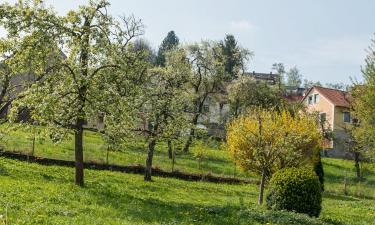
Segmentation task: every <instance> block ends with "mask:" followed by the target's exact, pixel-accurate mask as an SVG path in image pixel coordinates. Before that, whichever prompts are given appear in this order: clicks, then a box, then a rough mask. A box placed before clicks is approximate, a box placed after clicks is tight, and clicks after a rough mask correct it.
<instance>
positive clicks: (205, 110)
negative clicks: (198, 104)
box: [203, 104, 210, 113]
mask: <svg viewBox="0 0 375 225" xmlns="http://www.w3.org/2000/svg"><path fill="white" fill-rule="evenodd" d="M209 111H210V106H209V105H206V104H205V105H203V112H205V113H206V112H209Z"/></svg>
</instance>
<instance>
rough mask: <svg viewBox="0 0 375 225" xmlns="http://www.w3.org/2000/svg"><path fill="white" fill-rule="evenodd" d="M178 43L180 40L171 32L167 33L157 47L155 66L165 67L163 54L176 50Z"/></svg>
mask: <svg viewBox="0 0 375 225" xmlns="http://www.w3.org/2000/svg"><path fill="white" fill-rule="evenodd" d="M179 43H180V40H179V39H178V37H177V35H176V34H175V32H174V31H173V30H171V31H169V32H168V34H167V36H166V37H165V38H164V39H163V41H162V43H161V45H160V47H159V51H158V55H157V57H156V65H158V66H165V54H166V53H167V52H168V51H171V50H172V49H174V48H176V47H177V46H178V45H179Z"/></svg>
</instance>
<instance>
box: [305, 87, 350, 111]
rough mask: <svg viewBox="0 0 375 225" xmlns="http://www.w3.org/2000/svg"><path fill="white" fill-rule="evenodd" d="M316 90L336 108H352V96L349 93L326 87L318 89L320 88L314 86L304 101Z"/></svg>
mask: <svg viewBox="0 0 375 225" xmlns="http://www.w3.org/2000/svg"><path fill="white" fill-rule="evenodd" d="M314 88H315V90H317V91H318V92H319V93H320V94H321V95H323V96H324V97H325V98H326V99H328V101H330V102H331V103H332V104H334V105H335V106H341V107H347V108H349V107H350V99H351V96H350V94H349V93H348V92H347V91H341V90H337V89H331V88H324V87H318V86H314V87H312V88H310V90H309V91H308V92H307V93H306V95H305V97H304V98H303V99H302V101H303V100H304V99H305V98H306V96H308V95H309V93H310V92H311V90H312V89H314Z"/></svg>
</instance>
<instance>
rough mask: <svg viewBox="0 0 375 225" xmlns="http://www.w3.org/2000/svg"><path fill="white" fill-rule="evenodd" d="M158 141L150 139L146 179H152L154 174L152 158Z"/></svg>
mask: <svg viewBox="0 0 375 225" xmlns="http://www.w3.org/2000/svg"><path fill="white" fill-rule="evenodd" d="M155 144H156V141H155V139H152V138H151V139H150V140H149V141H148V149H147V159H146V168H145V178H144V180H145V181H151V175H152V158H153V156H154V149H155Z"/></svg>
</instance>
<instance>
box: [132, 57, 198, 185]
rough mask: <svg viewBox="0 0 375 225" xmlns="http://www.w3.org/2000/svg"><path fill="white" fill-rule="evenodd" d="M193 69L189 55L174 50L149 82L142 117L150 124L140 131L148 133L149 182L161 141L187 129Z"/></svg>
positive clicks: (153, 70)
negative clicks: (155, 153) (185, 109)
mask: <svg viewBox="0 0 375 225" xmlns="http://www.w3.org/2000/svg"><path fill="white" fill-rule="evenodd" d="M190 69H191V68H190V64H189V62H188V60H187V58H186V55H185V52H184V51H183V50H176V51H172V52H169V53H168V54H167V60H166V64H165V67H157V68H154V69H152V70H151V71H150V73H149V76H148V80H147V82H145V86H144V89H145V94H144V96H143V97H144V104H143V106H142V110H141V113H140V114H139V116H140V119H141V120H143V121H146V124H145V126H144V127H143V128H141V129H138V130H139V131H141V132H142V133H144V134H145V137H146V140H147V143H148V147H147V159H146V170H145V177H144V180H145V181H151V176H152V160H153V155H154V149H155V145H156V144H157V142H159V141H161V140H171V139H172V138H173V137H174V136H175V135H176V133H179V132H180V131H181V130H183V129H184V127H185V128H187V125H188V117H187V114H186V113H184V108H185V105H186V104H185V102H186V99H188V98H189V93H188V89H187V88H188V86H187V84H188V83H187V82H188V79H189V75H190V71H191V70H190Z"/></svg>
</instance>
